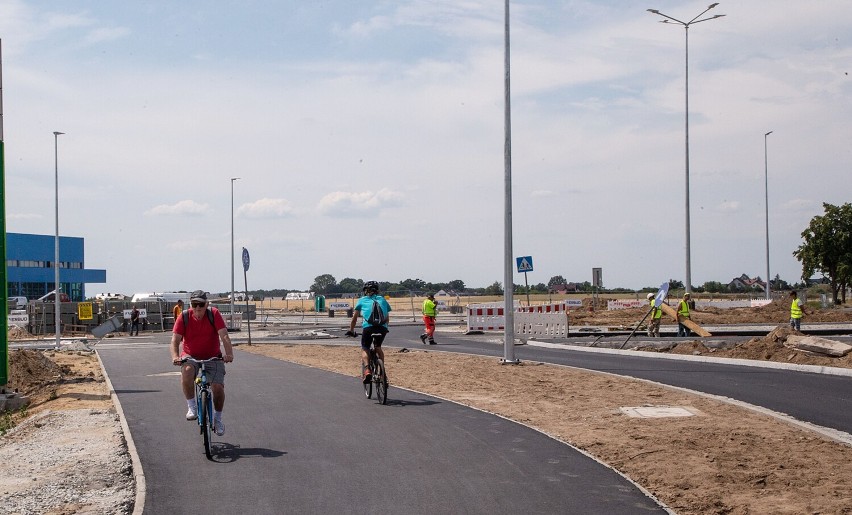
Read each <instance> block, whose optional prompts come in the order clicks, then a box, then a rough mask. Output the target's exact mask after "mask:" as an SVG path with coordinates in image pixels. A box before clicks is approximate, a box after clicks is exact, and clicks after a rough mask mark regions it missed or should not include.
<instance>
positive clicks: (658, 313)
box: [649, 299, 663, 318]
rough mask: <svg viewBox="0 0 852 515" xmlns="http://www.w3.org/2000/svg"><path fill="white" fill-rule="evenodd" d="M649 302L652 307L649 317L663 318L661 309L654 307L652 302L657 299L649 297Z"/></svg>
mask: <svg viewBox="0 0 852 515" xmlns="http://www.w3.org/2000/svg"><path fill="white" fill-rule="evenodd" d="M649 302H650V303H651V307H652V308H654V313H653V316H652V317H651V318H663V310H662V309H660V308H658V307H654V304H656V303H657V299H650V300H649Z"/></svg>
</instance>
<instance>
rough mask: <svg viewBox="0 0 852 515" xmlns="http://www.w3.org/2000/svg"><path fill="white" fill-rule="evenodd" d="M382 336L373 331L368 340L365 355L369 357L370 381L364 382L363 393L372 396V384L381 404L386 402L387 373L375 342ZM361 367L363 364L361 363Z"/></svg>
mask: <svg viewBox="0 0 852 515" xmlns="http://www.w3.org/2000/svg"><path fill="white" fill-rule="evenodd" d="M347 336H351V337H353V338H354V337H355V336H358V335H357V334H356V333H354V332H353V333H351V334H348V335H347ZM383 338H384V336H383V335H382V334H380V333H374V334H373V335H372V336H371V340H370V348H369V349H368V350H367V355H368V356H369V359H368V361H367V368H368V369H369V370H370V376H371V379H370V381H368V382H366V383H364V395H365V396H366V397H367V398H368V399H370V398H372V396H373V385H375V388H376V400H378V401H379V403H381V404H383V405H384V404H387V403H388V375H387V370H386V369H385V362H384V361H383V360H382V359H381V358H379V356H378V354H377V353H376V342H377V341H378V342H381V340H382V339H383ZM362 367H363V365H362Z"/></svg>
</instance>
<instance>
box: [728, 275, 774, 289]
mask: <svg viewBox="0 0 852 515" xmlns="http://www.w3.org/2000/svg"><path fill="white" fill-rule="evenodd" d="M728 288H729V289H730V290H731V291H752V290H757V291H763V290H766V282H765V281H763V280H762V279H761V278H760V277H755V278H754V279H752V278H751V277H749V276H748V275H746V274H743V275H741V276H739V277H735V278H734V280H732V281H731V282H729V283H728Z"/></svg>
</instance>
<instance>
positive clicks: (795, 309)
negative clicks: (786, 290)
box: [790, 291, 805, 331]
mask: <svg viewBox="0 0 852 515" xmlns="http://www.w3.org/2000/svg"><path fill="white" fill-rule="evenodd" d="M790 298H791V299H792V300H793V303H792V304H790V327H791V328H792V329H795V330H796V331H801V330H802V317H803V316H805V305H804V304H803V303H802V299H800V298H798V296H797V295H796V292H795V291H791V292H790Z"/></svg>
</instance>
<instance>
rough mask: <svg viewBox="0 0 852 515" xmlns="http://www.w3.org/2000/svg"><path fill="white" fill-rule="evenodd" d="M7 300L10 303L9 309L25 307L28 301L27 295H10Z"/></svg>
mask: <svg viewBox="0 0 852 515" xmlns="http://www.w3.org/2000/svg"><path fill="white" fill-rule="evenodd" d="M6 302H7V303H8V304H9V309H24V308H26V307H27V302H28V301H27V298H26V297H9V300H8V301H6Z"/></svg>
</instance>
